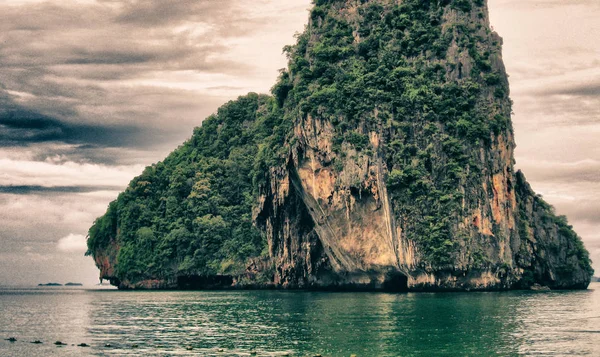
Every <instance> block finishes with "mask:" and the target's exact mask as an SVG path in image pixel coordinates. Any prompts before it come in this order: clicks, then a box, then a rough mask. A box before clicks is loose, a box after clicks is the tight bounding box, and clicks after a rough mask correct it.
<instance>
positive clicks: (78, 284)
mask: <svg viewBox="0 0 600 357" xmlns="http://www.w3.org/2000/svg"><path fill="white" fill-rule="evenodd" d="M38 286H83V284H82V283H71V282H69V283H66V284H65V285H63V284H60V283H46V284H38Z"/></svg>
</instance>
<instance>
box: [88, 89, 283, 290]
mask: <svg viewBox="0 0 600 357" xmlns="http://www.w3.org/2000/svg"><path fill="white" fill-rule="evenodd" d="M281 118H282V115H281V113H280V110H279V108H278V106H277V104H276V103H275V100H274V99H273V98H271V97H268V96H262V95H257V94H249V95H248V96H245V97H241V98H239V99H238V100H236V101H232V102H229V103H227V104H226V105H224V106H223V107H221V108H220V109H219V111H218V113H217V114H216V115H213V116H211V117H209V118H208V119H206V120H205V121H204V122H203V125H202V127H200V128H197V129H196V130H195V131H194V135H193V136H192V138H191V139H190V140H188V141H187V142H186V143H184V144H183V145H182V146H180V147H179V148H178V149H177V150H175V151H174V152H173V153H171V154H170V155H169V156H168V157H167V158H166V159H165V160H164V162H159V163H157V164H155V165H152V166H150V167H147V168H146V170H144V172H143V173H142V175H140V176H139V177H137V178H135V179H134V180H133V181H132V182H131V184H130V185H129V187H128V188H127V190H126V191H125V192H124V193H122V194H121V195H119V198H118V199H117V200H116V201H115V202H112V203H111V204H110V206H109V208H108V211H107V213H106V214H105V215H104V216H103V217H100V218H99V219H98V220H97V221H96V222H95V224H94V225H93V226H92V227H91V228H90V231H89V240H88V247H89V253H91V252H94V251H97V250H98V249H102V247H105V246H107V245H108V244H109V243H110V241H111V240H114V241H115V242H116V243H117V244H118V246H119V247H120V249H119V253H118V257H117V267H116V270H117V276H118V278H119V279H121V280H123V279H129V280H130V281H137V280H143V279H149V278H174V277H177V276H188V275H189V276H191V275H199V276H202V275H214V274H232V273H235V272H238V271H240V270H241V271H243V270H244V269H245V265H246V262H247V259H248V258H250V257H258V256H260V255H261V254H264V253H265V250H266V242H265V238H264V235H263V234H261V232H259V231H258V230H257V229H256V228H255V227H253V225H252V217H251V212H252V208H253V207H254V205H255V202H256V196H257V194H258V192H257V188H258V186H259V184H260V182H261V180H264V175H265V167H268V166H269V165H272V163H273V162H276V157H275V156H274V152H275V151H274V150H272V149H273V147H274V146H281V145H282V141H283V138H284V137H283V135H282V133H285V132H286V130H287V129H284V127H285V124H284V123H283V122H282V120H281Z"/></svg>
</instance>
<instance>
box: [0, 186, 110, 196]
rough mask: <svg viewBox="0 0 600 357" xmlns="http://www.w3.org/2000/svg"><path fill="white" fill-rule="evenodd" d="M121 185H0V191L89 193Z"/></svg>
mask: <svg viewBox="0 0 600 357" xmlns="http://www.w3.org/2000/svg"><path fill="white" fill-rule="evenodd" d="M121 189H122V187H115V186H93V187H91V186H53V187H45V186H0V193H8V194H12V195H30V194H65V193H90V192H98V191H118V190H121Z"/></svg>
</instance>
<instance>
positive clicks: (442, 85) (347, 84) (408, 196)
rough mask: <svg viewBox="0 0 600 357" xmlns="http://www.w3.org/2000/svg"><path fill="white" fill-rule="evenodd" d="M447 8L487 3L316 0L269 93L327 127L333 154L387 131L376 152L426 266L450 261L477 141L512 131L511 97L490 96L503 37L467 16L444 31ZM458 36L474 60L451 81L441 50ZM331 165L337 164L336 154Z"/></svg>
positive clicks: (291, 111) (474, 175)
mask: <svg viewBox="0 0 600 357" xmlns="http://www.w3.org/2000/svg"><path fill="white" fill-rule="evenodd" d="M448 5H450V6H452V7H453V8H455V9H458V10H460V11H463V12H469V11H475V8H476V7H481V6H482V5H483V2H482V1H475V2H472V1H468V0H467V1H465V0H460V1H459V0H455V1H421V0H404V1H402V2H401V3H399V4H390V5H383V4H382V3H380V2H378V1H372V2H364V3H363V4H362V5H359V6H358V7H357V9H356V13H355V14H354V15H349V14H348V13H347V12H348V11H349V10H348V9H347V8H346V7H345V6H346V4H345V2H341V1H317V2H316V6H315V7H314V9H313V10H312V12H311V24H310V25H309V28H308V29H307V31H305V32H304V33H303V34H302V35H300V36H299V37H298V43H297V45H296V46H293V47H287V48H286V51H287V54H288V57H289V61H290V64H289V70H288V71H285V72H283V74H282V77H281V80H280V81H279V83H278V84H277V85H276V86H275V90H274V94H275V95H276V96H277V98H278V101H279V102H280V103H284V108H285V109H286V113H287V115H288V118H290V120H294V118H301V117H304V116H307V115H310V116H313V117H319V118H323V119H328V120H329V121H330V122H331V123H332V124H334V126H335V130H336V131H335V135H336V136H335V137H334V139H333V150H334V151H335V152H337V153H338V154H339V155H340V156H341V157H344V156H345V153H343V152H342V145H343V144H347V145H350V146H351V147H353V148H354V149H356V151H357V152H359V153H360V152H365V153H368V152H371V151H372V148H371V147H370V142H369V139H368V136H367V135H366V134H365V133H367V132H370V131H375V132H378V133H381V132H383V133H384V134H385V137H384V138H382V139H383V141H384V142H385V143H386V144H385V145H384V146H383V147H382V148H381V149H380V154H381V156H382V157H383V158H384V159H385V162H386V163H387V167H388V170H389V172H390V174H389V178H388V185H389V188H390V192H391V194H392V197H393V199H392V203H393V207H394V210H395V211H396V215H397V216H398V217H400V219H401V220H402V221H403V222H402V223H404V224H406V226H408V227H410V229H409V230H408V231H407V232H408V233H407V234H408V238H409V239H411V240H413V241H415V242H418V243H419V245H420V250H421V251H422V252H424V254H425V256H426V258H427V259H426V260H427V261H428V262H429V264H430V267H433V268H443V267H446V266H451V265H452V262H453V260H454V258H455V257H454V253H455V252H456V248H457V247H458V243H459V242H458V240H459V239H462V238H458V237H457V234H456V232H455V229H454V228H453V227H454V226H455V225H456V221H457V218H458V217H461V216H462V215H461V213H462V212H461V210H462V209H461V201H462V199H463V196H464V195H463V193H462V192H461V191H460V187H461V186H464V184H465V182H466V181H467V180H478V179H479V176H478V175H480V171H481V168H480V167H479V166H480V165H481V163H480V160H478V155H479V148H480V147H482V146H483V145H488V146H489V145H490V144H491V141H492V138H493V137H492V135H491V134H492V133H493V134H495V135H499V134H502V133H504V132H506V131H510V130H512V128H511V126H510V120H509V119H507V118H508V116H509V115H510V108H503V107H502V104H501V103H502V101H505V100H506V97H505V96H500V98H497V97H493V96H492V97H491V98H490V96H488V95H487V92H486V91H489V90H490V89H489V88H492V90H495V88H501V89H500V92H502V93H507V92H508V91H507V89H505V87H506V86H507V83H505V81H503V80H502V78H504V75H503V73H499V72H497V71H498V70H494V69H492V65H491V60H490V59H491V57H492V56H493V55H494V54H497V53H499V51H500V48H499V46H498V44H494V43H488V42H489V41H487V40H486V38H487V37H485V36H483V35H481V34H480V31H479V28H477V27H476V25H475V24H473V23H472V22H470V21H468V18H465V20H463V21H458V22H457V23H454V24H452V26H449V27H448V28H446V29H444V27H443V26H442V23H443V21H444V20H443V16H444V11H445V9H446V7H447V6H448ZM477 11H481V9H480V8H477ZM453 42H454V43H456V45H457V46H458V49H457V50H458V51H460V52H464V53H467V54H468V55H469V56H470V58H471V61H472V63H473V70H472V71H471V73H464V74H462V75H455V77H457V78H455V79H453V78H449V75H448V70H449V69H453V70H454V72H458V70H457V69H456V67H457V66H458V65H456V64H455V63H453V62H452V61H454V59H453V58H448V50H449V48H450V46H451V44H452V43H453ZM461 76H462V77H461ZM334 168H335V170H336V171H341V170H343V165H342V163H341V162H340V161H339V158H338V161H336V162H335V163H334ZM479 181H480V180H479Z"/></svg>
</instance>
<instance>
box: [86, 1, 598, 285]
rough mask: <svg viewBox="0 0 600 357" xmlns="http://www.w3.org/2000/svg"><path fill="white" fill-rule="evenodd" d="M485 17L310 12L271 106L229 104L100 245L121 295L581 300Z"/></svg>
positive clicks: (576, 265)
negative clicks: (483, 293)
mask: <svg viewBox="0 0 600 357" xmlns="http://www.w3.org/2000/svg"><path fill="white" fill-rule="evenodd" d="M501 46H502V39H501V37H500V36H499V35H498V34H496V33H495V32H493V31H492V30H491V27H490V24H489V17H488V8H487V2H486V1H483V0H438V1H423V0H403V1H390V0H370V1H365V0H346V1H341V0H335V1H334V0H316V1H315V4H314V6H313V8H312V10H311V12H310V18H309V23H308V25H307V27H306V29H305V31H304V32H303V33H302V34H300V35H299V36H298V38H297V43H296V44H295V45H294V46H289V47H286V49H285V51H286V53H287V55H288V58H289V65H288V68H287V69H286V70H283V71H282V72H281V75H280V78H279V80H278V82H277V83H276V84H275V85H274V87H273V89H272V94H273V95H272V96H266V95H258V94H253V93H251V94H249V95H247V96H244V97H240V98H239V99H238V100H236V101H232V102H229V103H227V104H225V105H224V106H223V107H221V108H220V109H219V111H218V112H217V113H216V114H215V115H213V116H211V117H209V118H208V119H206V120H205V121H204V122H203V123H202V126H201V127H199V128H196V130H195V131H194V134H193V136H192V138H191V139H190V140H189V141H187V142H185V143H184V144H183V145H182V146H180V147H179V148H178V149H177V150H175V151H174V152H173V153H172V154H170V155H169V157H167V158H166V159H165V160H164V161H163V162H160V163H157V164H155V165H152V166H150V167H148V168H147V169H146V170H145V171H144V172H143V173H142V175H140V176H139V177H137V178H135V179H134V180H133V181H132V182H131V184H130V186H129V187H128V189H127V190H126V191H125V192H123V193H122V194H121V195H120V196H119V198H118V199H117V200H116V201H114V202H113V203H111V204H110V206H109V209H108V211H107V213H106V215H104V216H103V217H101V218H99V219H98V220H97V221H96V222H95V224H94V226H93V227H92V228H91V229H90V232H89V236H90V238H89V240H88V247H89V251H88V253H89V254H90V255H92V256H93V257H94V259H95V261H96V264H97V266H98V267H99V268H100V274H101V278H104V279H109V280H110V281H111V283H112V284H114V285H117V286H119V287H120V288H214V287H220V288H226V287H254V288H272V287H277V288H290V289H296V288H301V289H365V290H392V291H438V290H459V291H460V290H504V289H525V288H531V287H532V286H534V284H537V285H536V286H544V287H549V288H551V289H584V288H586V287H587V286H588V284H589V282H590V280H591V277H592V274H593V270H592V268H591V263H590V260H589V256H588V252H587V251H586V250H585V248H584V246H583V243H582V242H581V239H580V238H579V237H578V236H577V234H576V233H575V232H574V231H573V229H572V227H571V226H569V225H568V223H567V220H566V218H565V217H559V216H556V215H555V214H554V211H553V208H552V207H551V206H550V205H548V204H547V203H546V202H545V201H544V200H543V199H542V198H541V197H540V196H538V195H536V194H535V192H534V191H533V190H532V189H531V187H530V185H529V184H528V183H527V181H526V179H525V176H524V175H523V173H521V172H520V171H516V170H515V169H514V165H515V160H514V154H513V152H514V149H515V139H514V132H513V128H512V123H511V112H512V109H511V104H512V103H511V100H510V98H509V84H508V79H507V75H506V72H505V68H504V64H503V61H502V56H501Z"/></svg>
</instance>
